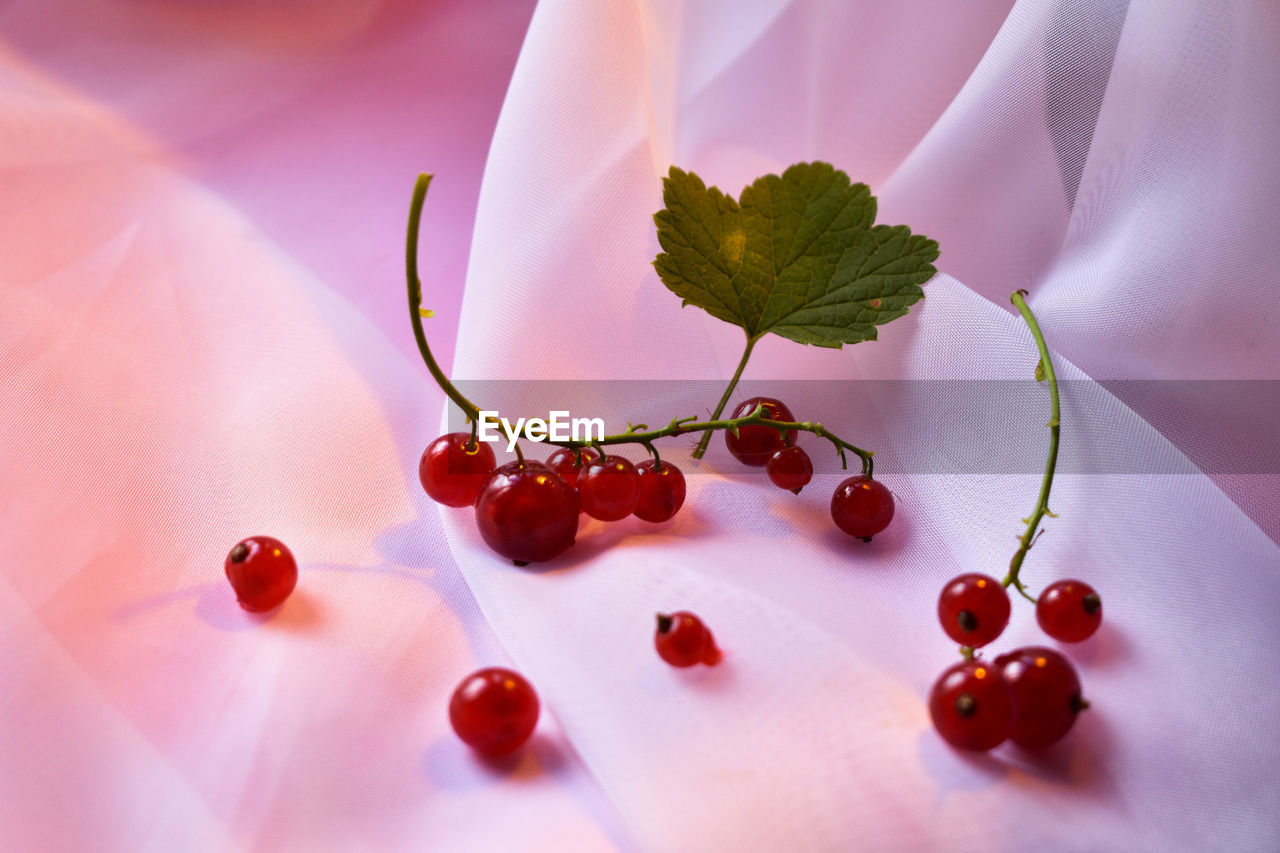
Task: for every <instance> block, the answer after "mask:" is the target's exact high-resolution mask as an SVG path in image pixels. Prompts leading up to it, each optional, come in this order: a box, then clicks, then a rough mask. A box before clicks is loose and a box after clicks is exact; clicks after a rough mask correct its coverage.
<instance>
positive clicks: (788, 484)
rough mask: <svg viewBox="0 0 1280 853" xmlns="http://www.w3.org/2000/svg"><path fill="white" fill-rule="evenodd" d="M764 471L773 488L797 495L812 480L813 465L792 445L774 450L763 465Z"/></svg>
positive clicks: (806, 456) (801, 449)
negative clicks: (788, 490)
mask: <svg viewBox="0 0 1280 853" xmlns="http://www.w3.org/2000/svg"><path fill="white" fill-rule="evenodd" d="M765 471H767V472H768V474H769V479H770V480H773V484H774V485H775V486H777V487H778V488H780V489H790V490H791V491H793V492H795V493H796V494H797V495H798V494H800V490H801V489H803V488H804V487H805V486H807V485H809V481H810V480H812V479H813V463H812V462H810V461H809V454H808V453H805V452H804V448H803V447H798V446H797V445H794V444H793V445H791V446H790V447H784V448H782V449H781V450H775V451H774V453H773V455H772V456H770V457H769V461H768V463H767V464H766V465H765Z"/></svg>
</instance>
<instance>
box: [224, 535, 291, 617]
mask: <svg viewBox="0 0 1280 853" xmlns="http://www.w3.org/2000/svg"><path fill="white" fill-rule="evenodd" d="M223 569H224V571H225V572H226V575H227V580H228V581H230V582H231V588H232V589H233V590H234V591H235V594H236V600H237V601H238V602H239V603H240V606H241V607H243V608H244V609H245V610H247V611H249V612H250V613H265V612H267V611H269V610H275V609H276V608H277V607H279V606H280V605H281V604H284V602H285V599H287V598H288V597H289V595H290V594H291V593H292V592H293V590H294V587H296V586H297V585H298V564H297V562H296V561H295V560H294V559H293V553H292V552H291V551H290V550H289V548H288V546H286V545H285V544H284V543H283V542H281V541H280V540H279V539H276V538H274V537H271V536H250V537H249V538H247V539H242V540H240V541H239V542H237V543H236V544H235V546H234V547H232V549H231V551H230V552H229V553H228V554H227V559H226V561H225V562H224V564H223Z"/></svg>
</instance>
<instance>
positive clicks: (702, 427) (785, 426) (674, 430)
mask: <svg viewBox="0 0 1280 853" xmlns="http://www.w3.org/2000/svg"><path fill="white" fill-rule="evenodd" d="M751 425H759V426H767V427H772V428H773V429H776V430H778V431H779V432H789V431H791V430H796V431H798V432H809V433H813V434H814V435H816V436H818V437H819V438H825V439H826V440H827V441H829V442H831V445H832V446H833V447H834V448H835V449H836V452H837V453H838V454H840V456H841V459H842V460H843V452H842V451H844V450H848V451H850V452H852V453H854V454H855V455H856V456H857V457H858V458H859V459H861V460H862V473H864V474H866V475H867V476H868V477H870V476H872V472H873V470H874V462H873V457H874V456H875V451H872V450H863V449H862V448H861V447H858V446H857V445H854V444H850V443H849V442H847V441H845V440H844V439H843V438H841V437H840V436H838V435H836V434H835V433H833V432H831V431H830V430H828V429H827V428H826V427H824V426H823V425H822V424H820V423H814V422H813V421H775V420H770V419H769V418H767V417H765V416H764V406H756V407H755V408H754V409H753V410H752V411H751V412H750V413H748V414H746V415H743V416H742V417H738V418H726V419H723V420H707V421H699V420H697V419H696V418H695V417H687V418H676V419H674V420H672V421H671V423H669V424H667V425H666V426H665V427H663V428H662V429H650V430H644V431H636V430H627V431H626V432H620V433H618V434H616V435H606V436H604V437H602V438H590V439H576V440H575V439H568V440H565V441H553V440H551V439H530V440H540V441H541V442H542V443H544V444H551V445H555V446H556V447H571V448H572V447H597V446H604V445H610V444H640V445H644V446H645V447H648V446H650V445H651V444H652V443H653V442H654V441H657V440H658V439H660V438H667V437H669V436H673V435H685V434H687V433H691V432H701V433H704V434H706V435H710V434H711V433H713V432H716V431H718V430H726V429H727V430H734V429H737V428H739V427H743V426H751ZM527 430H528V427H524V428H522V429H521V430H520V432H519V433H518V434H517V435H518V436H519V437H521V438H530V436H529V434H528V432H527Z"/></svg>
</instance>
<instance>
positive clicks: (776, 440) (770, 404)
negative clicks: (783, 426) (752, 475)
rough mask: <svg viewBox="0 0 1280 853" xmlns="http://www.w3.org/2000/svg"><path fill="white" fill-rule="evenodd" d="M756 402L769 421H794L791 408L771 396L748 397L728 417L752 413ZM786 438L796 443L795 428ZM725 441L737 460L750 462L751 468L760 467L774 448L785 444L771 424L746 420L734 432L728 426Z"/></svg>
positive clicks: (789, 431)
mask: <svg viewBox="0 0 1280 853" xmlns="http://www.w3.org/2000/svg"><path fill="white" fill-rule="evenodd" d="M757 406H763V407H764V412H763V414H764V416H765V417H766V418H768V419H769V420H771V421H794V420H795V418H794V417H792V416H791V410H790V409H788V408H787V407H786V406H785V405H783V404H782V403H781V402H779V401H778V400H775V399H773V398H772V397H752V398H751V399H749V400H743V401H742V402H741V403H739V404H738V407H737V408H736V409H734V410H733V414H732V415H730V417H731V418H742V417H746V416H747V415H749V414H751V413H752V412H754V411H755V410H756V407H757ZM787 441H790V442H791V443H792V444H795V441H796V431H795V430H788V431H787ZM724 443H725V445H726V446H727V447H728V448H729V452H730V453H732V454H733V455H734V456H736V457H737V459H738V461H739V462H741V463H742V464H743V465H750V466H751V467H753V468H761V467H763V466H764V465H765V464H766V463H768V461H769V457H770V456H772V455H773V454H774V452H775V451H778V450H781V449H782V448H783V447H785V446H786V445H785V443H784V442H783V440H782V436H781V435H780V434H779V433H778V431H777V430H776V429H774V428H773V427H767V426H761V425H760V424H748V425H746V426H743V427H738V434H737V435H734V434H733V433H732V432H730V431H729V430H725V433H724Z"/></svg>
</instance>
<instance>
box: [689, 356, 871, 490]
mask: <svg viewBox="0 0 1280 853" xmlns="http://www.w3.org/2000/svg"><path fill="white" fill-rule="evenodd" d="M757 340H759V338H747V348H746V349H745V350H743V351H742V358H741V359H739V361H738V369H737V370H735V371H734V372H733V378H732V379H730V380H729V384H728V385H726V386H725V389H724V393H723V394H721V395H720V402H719V403H716V410H715V411H714V412H712V413H711V420H713V421H714V420H715V419H716V418H718V417H720V415H721V414H723V413H724V407H725V406H726V405H728V403H729V398H730V397H731V396H733V389H734V388H737V387H738V380H739V379H741V378H742V371H743V370H745V369H746V367H747V360H748V359H749V358H751V351H752V350H753V349H755V347H756V341H757ZM710 443H711V433H709V432H707V433H703V435H702V439H701V440H700V441H699V442H698V446H697V447H695V448H694V449H693V453H691V454H690V455H691V456H692V457H693V458H694V459H701V458H702V457H703V455H704V454H705V453H706V452H707V446H708V445H709V444H710ZM842 461H843V460H842ZM846 467H847V466H846Z"/></svg>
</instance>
